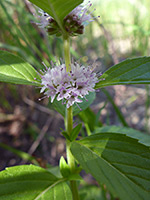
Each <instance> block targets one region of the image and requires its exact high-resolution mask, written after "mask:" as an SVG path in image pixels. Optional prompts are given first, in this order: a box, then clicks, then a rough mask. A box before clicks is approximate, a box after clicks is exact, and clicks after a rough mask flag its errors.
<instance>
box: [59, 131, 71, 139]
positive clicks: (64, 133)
mask: <svg viewBox="0 0 150 200" xmlns="http://www.w3.org/2000/svg"><path fill="white" fill-rule="evenodd" d="M61 134H62V135H63V136H64V137H65V138H66V139H67V140H69V141H71V139H70V137H69V135H68V133H67V132H66V131H62V132H61Z"/></svg>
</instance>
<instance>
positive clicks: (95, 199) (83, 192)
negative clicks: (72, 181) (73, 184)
mask: <svg viewBox="0 0 150 200" xmlns="http://www.w3.org/2000/svg"><path fill="white" fill-rule="evenodd" d="M79 193H80V200H106V197H105V194H104V192H103V190H102V189H101V188H99V187H97V186H95V185H87V186H84V187H82V188H81V189H80V191H79Z"/></svg>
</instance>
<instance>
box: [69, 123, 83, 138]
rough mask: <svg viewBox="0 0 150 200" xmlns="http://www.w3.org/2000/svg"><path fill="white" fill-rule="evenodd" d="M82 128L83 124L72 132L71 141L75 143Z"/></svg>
mask: <svg viewBox="0 0 150 200" xmlns="http://www.w3.org/2000/svg"><path fill="white" fill-rule="evenodd" d="M81 128H82V124H78V125H77V126H76V127H75V128H74V129H73V130H72V132H71V134H70V137H71V141H74V140H75V139H76V138H77V137H78V135H79V132H80V130H81Z"/></svg>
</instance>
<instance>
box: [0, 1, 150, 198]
mask: <svg viewBox="0 0 150 200" xmlns="http://www.w3.org/2000/svg"><path fill="white" fill-rule="evenodd" d="M30 1H31V2H32V3H33V4H35V5H36V6H38V7H39V8H40V10H39V14H40V16H39V20H40V22H39V23H37V25H39V26H40V27H41V28H45V29H46V31H47V34H49V35H56V36H58V37H62V39H63V48H64V61H65V62H64V63H62V64H60V63H57V62H56V63H55V64H54V63H52V62H51V63H50V66H46V65H45V69H43V71H42V72H37V71H36V70H35V69H34V68H33V67H32V66H31V65H30V64H29V63H27V62H26V61H24V60H23V59H21V58H19V57H17V56H15V55H13V54H11V53H9V52H6V51H0V81H1V82H6V83H13V84H24V85H33V86H38V87H40V88H41V90H40V92H41V93H44V94H43V96H44V95H45V96H44V98H45V97H48V98H49V100H50V101H51V103H52V105H53V107H54V108H55V109H56V110H57V111H58V112H60V113H61V114H62V115H63V116H64V123H65V130H62V135H63V136H64V137H65V138H66V157H67V158H66V160H65V158H64V157H61V159H60V164H59V169H60V172H61V176H56V175H54V174H53V172H51V171H49V170H46V169H43V168H41V167H39V166H35V165H22V166H15V167H9V168H6V169H5V170H4V171H2V172H0V185H1V187H0V199H2V200H33V199H34V200H42V199H43V200H49V199H51V200H54V199H55V200H60V199H62V200H63V199H64V200H72V199H73V200H79V199H81V200H82V199H85V200H86V199H87V196H86V194H85V196H82V195H80V190H79V184H78V183H80V181H81V180H82V177H81V176H80V172H81V170H85V171H86V172H87V173H90V174H91V175H92V176H93V177H94V178H95V179H96V180H97V182H98V183H99V184H100V187H101V190H102V191H103V192H102V194H101V197H100V199H107V192H106V189H105V188H107V190H108V191H109V192H110V194H111V199H115V198H117V197H118V198H119V199H121V200H127V199H129V200H134V199H136V200H141V199H143V200H149V199H150V184H149V183H150V148H149V146H150V139H149V136H148V135H144V134H143V135H141V133H139V132H138V131H136V130H133V129H130V128H127V127H126V128H125V127H122V128H118V127H115V126H112V127H111V126H110V127H109V126H108V127H102V128H100V127H96V128H95V129H94V130H93V131H92V134H91V135H90V136H86V137H82V138H81V139H79V138H78V135H79V133H80V130H81V128H82V124H81V123H79V124H78V125H76V126H75V127H74V124H73V123H74V121H73V116H74V115H77V114H79V113H80V112H81V111H83V110H85V109H86V108H88V107H89V106H90V104H91V103H92V101H93V100H94V98H95V92H96V90H97V89H100V88H104V87H106V86H111V85H124V84H150V57H139V58H134V59H127V60H125V61H123V62H121V63H119V64H117V65H114V66H113V67H111V68H110V69H108V70H107V71H105V72H104V73H103V74H96V73H95V72H94V69H93V68H92V67H91V66H86V65H85V66H84V65H81V64H79V63H76V62H71V55H70V37H73V36H78V35H80V34H83V33H84V26H85V24H86V23H87V22H89V21H93V18H92V17H91V14H90V13H89V12H88V9H89V7H91V3H90V2H89V3H88V4H87V5H86V6H85V7H84V6H82V5H80V4H81V3H83V1H82V0H76V1H74V0H66V1H65V2H64V1H63V0H39V1H36V0H30ZM104 186H105V187H104ZM87 192H88V191H87ZM92 199H96V198H95V197H92ZM109 199H110V198H109Z"/></svg>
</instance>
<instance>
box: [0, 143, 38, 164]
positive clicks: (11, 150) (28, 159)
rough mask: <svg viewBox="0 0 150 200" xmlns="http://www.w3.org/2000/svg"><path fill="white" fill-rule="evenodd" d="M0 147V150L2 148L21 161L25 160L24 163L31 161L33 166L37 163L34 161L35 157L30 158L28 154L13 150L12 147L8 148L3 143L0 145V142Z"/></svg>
mask: <svg viewBox="0 0 150 200" xmlns="http://www.w3.org/2000/svg"><path fill="white" fill-rule="evenodd" d="M0 147H1V148H4V149H6V150H8V151H10V152H12V153H14V154H15V155H17V156H19V157H20V158H22V159H23V160H26V161H32V162H33V163H34V164H38V162H37V161H36V159H35V157H33V156H31V155H30V154H28V153H26V152H23V151H20V150H18V149H15V148H13V147H10V146H8V145H6V144H4V143H1V142H0Z"/></svg>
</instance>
